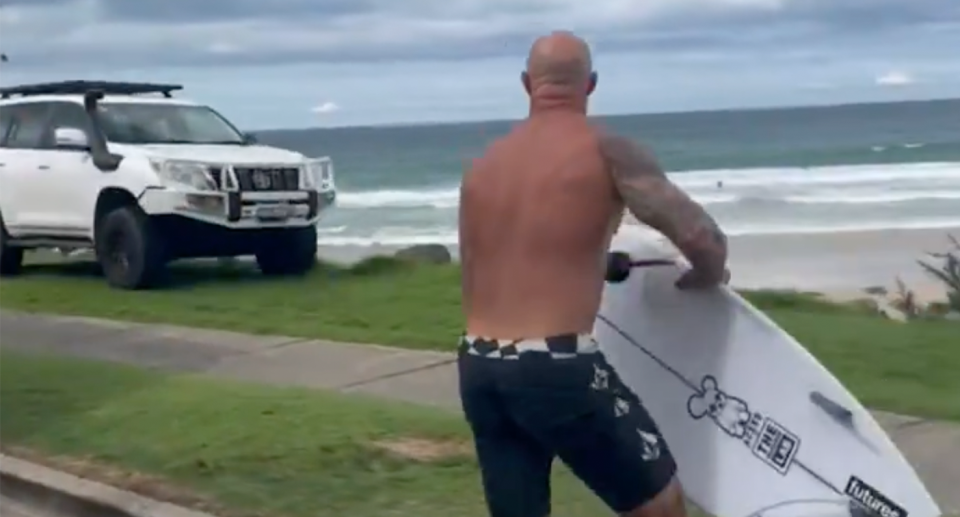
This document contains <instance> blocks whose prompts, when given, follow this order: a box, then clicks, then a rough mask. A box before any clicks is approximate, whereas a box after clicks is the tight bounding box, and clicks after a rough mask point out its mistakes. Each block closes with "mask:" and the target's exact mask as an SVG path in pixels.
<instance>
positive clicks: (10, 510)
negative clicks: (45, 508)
mask: <svg viewBox="0 0 960 517" xmlns="http://www.w3.org/2000/svg"><path fill="white" fill-rule="evenodd" d="M0 515H2V516H3V517H64V516H62V515H61V516H57V515H54V514H50V513H42V512H41V511H40V510H37V509H36V508H31V507H29V506H26V505H24V504H21V503H19V502H17V501H14V500H13V499H9V498H7V497H4V496H2V495H0Z"/></svg>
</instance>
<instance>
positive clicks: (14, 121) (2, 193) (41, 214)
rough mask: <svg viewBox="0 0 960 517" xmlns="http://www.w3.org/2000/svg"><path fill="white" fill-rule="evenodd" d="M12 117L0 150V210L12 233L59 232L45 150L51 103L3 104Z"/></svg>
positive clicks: (47, 156) (41, 233) (6, 114)
mask: <svg viewBox="0 0 960 517" xmlns="http://www.w3.org/2000/svg"><path fill="white" fill-rule="evenodd" d="M2 111H3V116H4V117H9V119H8V121H7V122H8V123H9V125H8V126H7V130H6V132H5V135H4V139H3V142H2V146H3V149H2V152H0V157H2V158H0V181H2V184H3V188H0V211H2V212H3V222H4V224H5V225H6V227H7V229H8V230H9V231H10V233H11V234H13V235H15V236H20V235H50V234H56V233H57V230H58V227H59V226H60V223H59V221H57V220H56V216H55V213H52V212H51V211H50V210H51V206H50V204H49V203H48V202H47V199H46V189H45V185H46V183H47V182H48V181H49V173H50V156H49V153H48V152H46V151H45V150H44V147H45V146H46V145H47V144H46V142H45V141H44V140H45V136H46V132H47V118H48V115H49V112H50V104H49V103H46V102H24V103H17V104H9V105H7V106H4V107H3V110H2Z"/></svg>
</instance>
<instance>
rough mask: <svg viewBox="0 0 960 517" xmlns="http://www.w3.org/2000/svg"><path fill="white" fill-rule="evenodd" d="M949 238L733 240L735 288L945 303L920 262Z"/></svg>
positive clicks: (902, 234) (343, 255) (338, 256)
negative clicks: (878, 292)
mask: <svg viewBox="0 0 960 517" xmlns="http://www.w3.org/2000/svg"><path fill="white" fill-rule="evenodd" d="M947 234H953V235H956V236H958V237H960V228H952V229H937V230H880V231H866V232H844V233H832V234H782V235H750V236H737V237H731V239H730V249H731V255H730V269H731V271H732V273H733V278H732V284H733V285H734V286H735V287H741V288H750V289H756V288H776V289H797V290H804V291H816V292H821V293H824V294H827V295H829V296H830V297H834V298H843V299H850V298H858V297H862V296H863V289H865V288H868V287H874V286H883V287H886V288H888V289H893V288H894V287H895V282H896V278H897V277H900V278H901V279H903V281H904V282H905V283H906V284H907V285H908V286H909V287H910V288H911V289H913V290H914V291H915V292H916V293H917V295H918V297H919V298H920V299H921V300H924V301H929V300H936V299H940V300H942V299H943V293H944V288H943V286H942V285H941V284H939V283H938V282H937V281H936V280H935V279H933V278H931V277H930V276H929V275H927V274H925V273H924V272H923V270H922V268H921V267H920V266H919V265H918V264H917V260H918V259H921V258H924V257H925V254H926V253H927V252H930V251H933V252H941V251H946V250H947V249H949V247H950V242H949V241H948V240H947V237H946V236H947ZM396 249H397V247H391V246H321V250H320V256H321V257H323V258H325V259H328V260H333V261H338V262H347V263H349V262H354V261H357V260H360V259H362V258H364V257H368V256H371V255H378V254H390V253H393V252H394V251H396ZM453 251H454V252H455V250H453Z"/></svg>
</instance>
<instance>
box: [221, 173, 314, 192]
mask: <svg viewBox="0 0 960 517" xmlns="http://www.w3.org/2000/svg"><path fill="white" fill-rule="evenodd" d="M233 171H234V172H235V173H236V175H237V181H238V182H239V183H240V185H239V187H240V190H242V191H261V192H262V191H280V190H287V191H290V190H298V189H299V188H300V181H299V180H300V170H299V169H298V168H296V167H234V168H233Z"/></svg>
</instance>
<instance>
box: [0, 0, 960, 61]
mask: <svg viewBox="0 0 960 517" xmlns="http://www.w3.org/2000/svg"><path fill="white" fill-rule="evenodd" d="M555 28H570V29H574V30H576V31H578V32H580V33H582V34H583V35H584V36H586V37H588V38H589V39H590V40H591V42H592V43H594V44H595V46H596V48H597V49H600V50H603V51H630V50H644V51H650V52H665V53H676V52H683V51H690V50H701V51H702V50H706V49H732V50H736V49H751V48H757V47H758V46H763V47H766V48H770V49H771V50H773V49H781V50H782V49H783V48H785V47H789V46H790V45H798V44H802V45H810V46H816V45H818V44H821V45H825V44H828V43H826V42H827V41H829V42H830V43H829V44H837V43H838V42H839V43H849V42H850V41H855V40H857V38H860V37H861V36H863V35H866V34H877V33H882V34H884V35H886V36H887V38H888V39H890V40H891V41H893V39H896V38H898V37H899V31H902V30H904V29H905V28H912V29H916V30H920V31H941V32H946V33H948V34H951V35H953V36H955V37H956V36H957V35H960V2H957V1H956V0H910V1H909V2H907V1H904V0H843V1H837V0H646V1H644V2H631V1H628V0H593V1H591V2H584V1H583V0H405V1H404V2H397V1H396V0H323V1H317V0H204V1H196V0H189V1H188V0H140V1H136V2H135V1H131V0H4V3H3V6H2V7H0V30H2V32H3V34H4V38H3V47H4V51H5V52H7V53H8V54H10V55H11V58H12V59H13V58H14V56H16V61H17V63H18V66H20V67H31V66H36V67H39V66H58V65H60V66H66V65H69V64H73V65H76V66H77V67H83V66H96V65H100V66H106V64H109V65H110V66H112V67H137V66H142V65H143V64H144V63H150V64H151V65H152V66H161V65H172V66H204V67H206V66H212V65H231V64H232V65H238V64H271V65H278V64H289V63H307V62H356V61H371V62H379V61H385V60H420V59H471V58H491V57H498V56H505V55H519V54H522V53H523V52H524V51H525V50H526V48H527V46H528V45H529V44H530V42H531V40H532V39H533V38H534V37H535V36H536V35H537V34H540V33H543V32H545V31H548V30H551V29H555ZM38 33H40V34H45V35H48V36H45V37H44V38H42V39H37V38H36V36H35V35H36V34H38ZM818 42H822V43H818ZM223 48H229V49H231V50H230V51H229V52H223V51H218V49H223Z"/></svg>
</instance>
